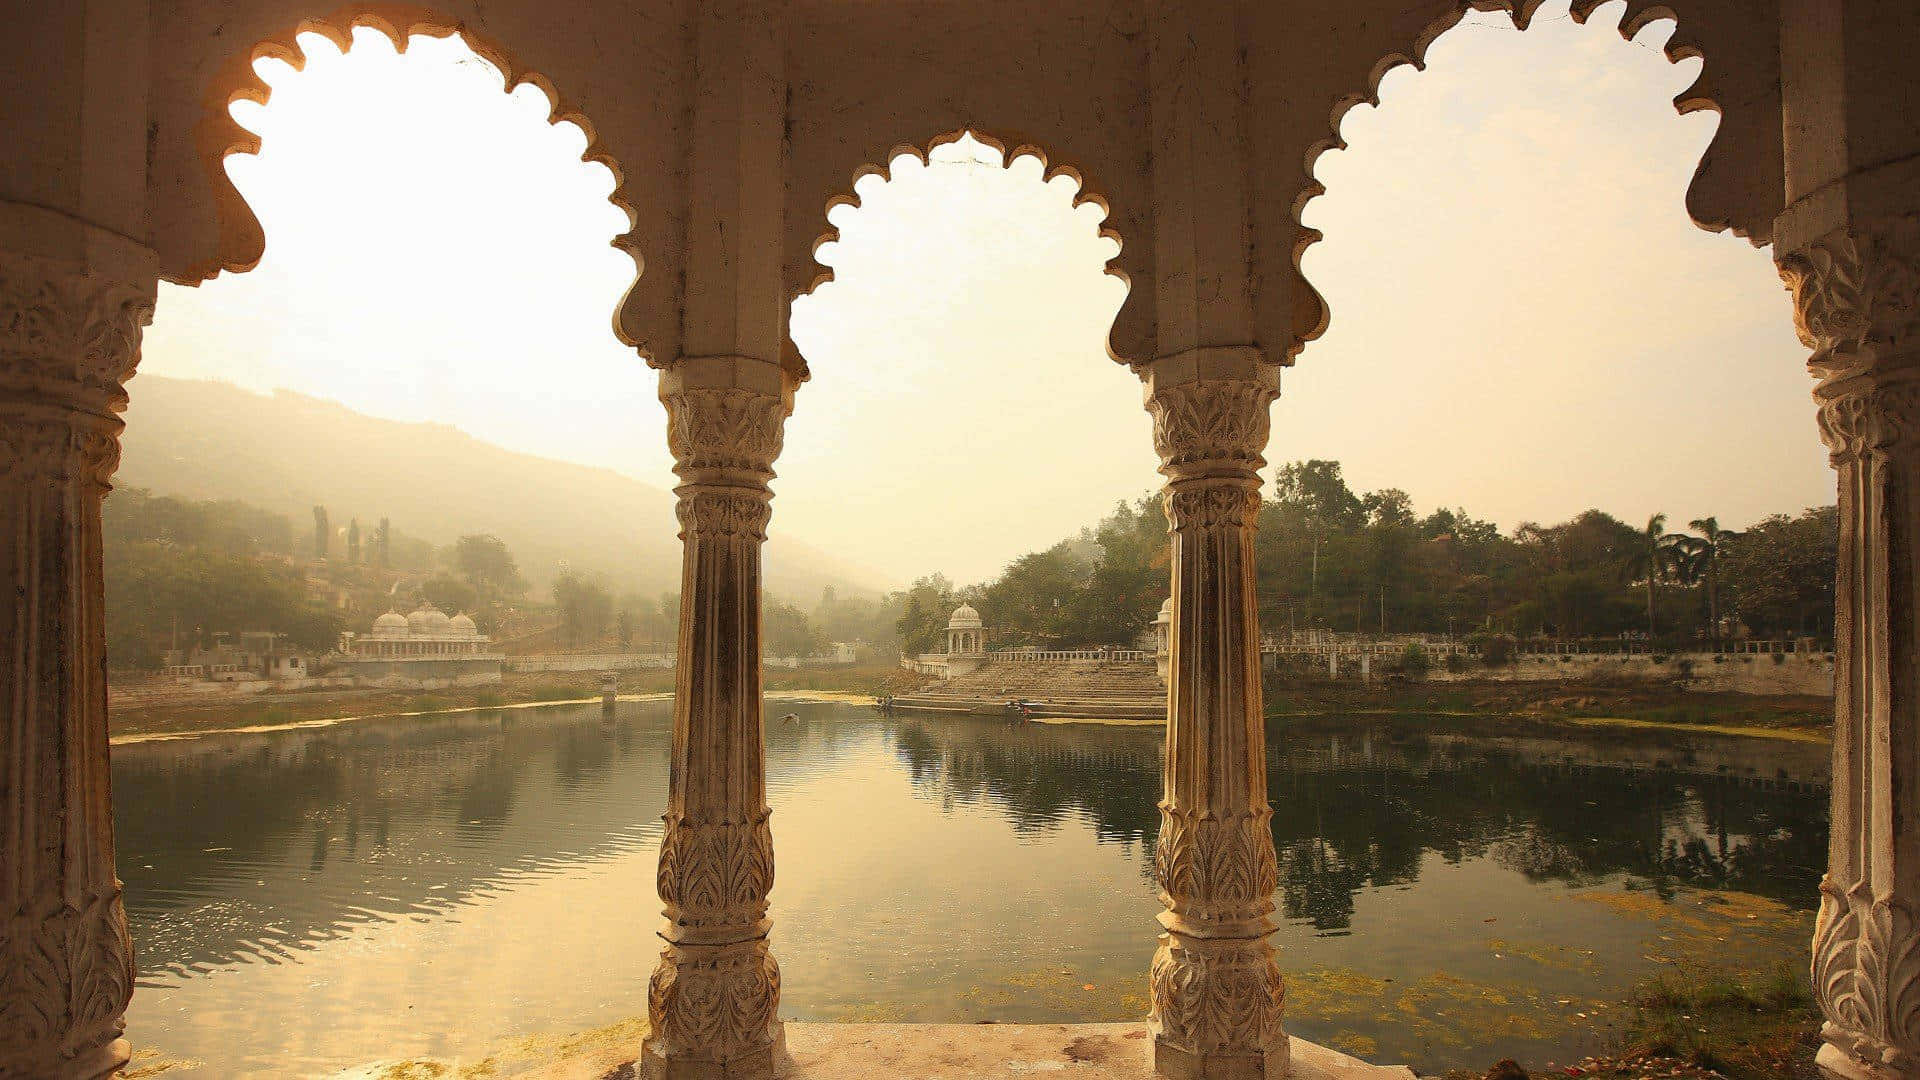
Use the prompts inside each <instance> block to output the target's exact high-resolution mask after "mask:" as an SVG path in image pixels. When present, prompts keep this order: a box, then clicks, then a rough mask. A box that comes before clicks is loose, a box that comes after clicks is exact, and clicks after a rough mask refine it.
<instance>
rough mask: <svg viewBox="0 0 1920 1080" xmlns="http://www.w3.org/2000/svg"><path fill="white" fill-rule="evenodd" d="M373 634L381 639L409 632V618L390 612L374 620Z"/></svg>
mask: <svg viewBox="0 0 1920 1080" xmlns="http://www.w3.org/2000/svg"><path fill="white" fill-rule="evenodd" d="M373 632H374V633H375V634H378V635H380V636H381V637H392V636H395V635H400V634H405V633H406V632H407V617H406V616H405V615H402V614H400V613H399V612H397V611H389V612H387V613H386V614H385V615H382V616H380V617H379V618H377V619H375V620H373Z"/></svg>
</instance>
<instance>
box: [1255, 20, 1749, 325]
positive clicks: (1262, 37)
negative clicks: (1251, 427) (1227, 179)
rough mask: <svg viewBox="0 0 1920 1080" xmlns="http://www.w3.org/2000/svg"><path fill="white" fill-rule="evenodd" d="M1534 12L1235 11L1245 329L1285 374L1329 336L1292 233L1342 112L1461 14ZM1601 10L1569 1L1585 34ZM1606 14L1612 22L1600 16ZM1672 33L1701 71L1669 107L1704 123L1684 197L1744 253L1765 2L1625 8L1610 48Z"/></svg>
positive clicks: (1303, 236) (1704, 222) (1301, 234)
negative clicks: (1248, 206) (1702, 149)
mask: <svg viewBox="0 0 1920 1080" xmlns="http://www.w3.org/2000/svg"><path fill="white" fill-rule="evenodd" d="M1541 3H1542V0H1425V2H1421V3H1414V4H1405V3H1401V2H1397V0H1359V2H1356V3H1352V4H1339V5H1313V6H1312V7H1311V9H1310V14H1307V13H1305V12H1307V11H1308V9H1307V8H1306V7H1305V5H1302V4H1298V3H1289V4H1263V3H1258V2H1254V0H1244V2H1243V3H1242V19H1243V20H1244V22H1243V25H1245V27H1246V28H1247V41H1248V54H1247V64H1248V73H1249V74H1248V81H1249V94H1250V106H1251V114H1252V116H1253V118H1254V119H1253V132H1252V140H1251V141H1252V151H1251V152H1252V155H1253V160H1252V162H1251V166H1252V169H1253V173H1254V175H1255V176H1256V177H1260V178H1263V181H1262V183H1261V184H1260V185H1259V188H1258V191H1259V194H1258V196H1257V197H1256V199H1255V200H1254V207H1253V217H1254V237H1255V243H1254V254H1253V259H1254V263H1255V265H1254V280H1255V306H1256V311H1255V320H1256V322H1257V323H1258V325H1259V327H1260V337H1261V340H1262V342H1263V343H1271V342H1280V341H1285V342H1288V343H1289V345H1288V348H1287V357H1288V359H1289V360H1291V358H1292V357H1293V356H1296V355H1298V353H1299V352H1300V351H1301V350H1302V349H1303V348H1304V347H1305V346H1306V344H1307V342H1309V341H1312V340H1314V339H1315V338H1318V337H1319V336H1320V335H1321V334H1322V333H1323V332H1324V331H1325V330H1326V327H1327V323H1328V317H1329V312H1328V310H1327V306H1326V302H1325V300H1324V299H1323V298H1322V297H1321V296H1320V294H1319V293H1318V292H1317V291H1316V290H1315V289H1314V287H1313V286H1312V284H1311V283H1309V282H1308V281H1307V280H1306V279H1305V277H1304V276H1302V274H1301V272H1300V259H1301V257H1302V256H1303V255H1304V254H1305V252H1306V250H1307V248H1308V247H1310V246H1311V245H1312V244H1313V243H1314V242H1315V241H1317V240H1319V239H1320V236H1319V234H1318V232H1316V231H1315V230H1313V229H1310V228H1308V227H1306V226H1304V225H1302V224H1301V223H1300V215H1301V213H1302V212H1303V211H1304V209H1305V207H1306V204H1307V203H1308V202H1309V201H1311V200H1312V199H1313V198H1314V197H1315V196H1317V195H1319V194H1321V192H1322V191H1323V189H1322V188H1321V186H1320V184H1319V183H1318V181H1316V180H1315V179H1314V178H1313V167H1314V162H1315V161H1316V160H1317V159H1318V158H1319V156H1320V155H1321V154H1322V153H1324V152H1326V151H1327V150H1332V149H1339V148H1341V147H1343V146H1344V145H1345V144H1344V143H1343V142H1342V141H1341V139H1340V134H1339V132H1340V122H1341V119H1342V118H1343V117H1344V116H1345V114H1346V112H1347V110H1348V109H1351V108H1352V107H1353V106H1355V105H1358V104H1360V103H1361V102H1367V103H1370V104H1378V103H1379V98H1378V90H1379V86H1380V80H1381V79H1382V78H1383V77H1384V76H1385V75H1386V73H1387V72H1388V71H1390V70H1392V69H1393V68H1395V67H1398V66H1400V65H1402V64H1412V65H1414V66H1415V67H1423V66H1424V65H1425V56H1426V52H1427V49H1428V47H1429V46H1430V45H1432V43H1433V42H1434V40H1435V39H1437V38H1438V37H1439V36H1440V35H1441V34H1443V33H1445V32H1446V31H1447V30H1449V29H1451V28H1452V27H1453V26H1455V25H1456V24H1457V23H1459V21H1460V20H1461V19H1462V18H1464V17H1465V15H1466V13H1467V11H1468V10H1470V9H1472V10H1482V11H1504V12H1507V13H1509V14H1510V15H1512V17H1513V20H1514V23H1515V25H1516V26H1518V27H1519V28H1521V29H1525V28H1526V26H1527V25H1528V23H1529V22H1530V21H1531V20H1532V18H1533V16H1534V14H1535V12H1537V11H1538V9H1539V8H1540V6H1541ZM1604 4H1605V0H1575V2H1574V3H1573V4H1572V14H1573V17H1574V18H1575V19H1576V20H1577V21H1580V22H1585V21H1586V20H1587V19H1588V18H1589V17H1591V16H1592V15H1593V14H1594V13H1595V12H1596V11H1597V10H1598V9H1600V8H1602V7H1603V5H1604ZM1610 10H1611V9H1610ZM1660 19H1674V20H1675V21H1676V23H1677V30H1676V32H1675V33H1674V35H1673V37H1672V38H1671V39H1670V40H1669V41H1668V42H1667V44H1666V47H1665V52H1666V55H1667V57H1668V58H1669V59H1670V60H1674V61H1679V60H1683V59H1688V58H1696V57H1697V58H1701V59H1702V60H1703V67H1702V70H1701V73H1700V75H1699V77H1698V78H1697V79H1696V80H1695V81H1694V83H1693V84H1692V85H1691V86H1689V87H1688V88H1687V89H1686V90H1685V91H1683V92H1682V93H1681V94H1680V95H1679V96H1678V97H1676V98H1675V99H1674V105H1675V107H1676V108H1677V109H1678V110H1679V111H1680V112H1681V113H1683V114H1684V113H1691V112H1696V111H1700V110H1702V109H1714V110H1717V111H1718V112H1719V113H1720V114H1721V121H1720V127H1719V129H1718V131H1717V132H1716V133H1715V135H1714V138H1713V141H1712V143H1711V145H1709V146H1708V148H1707V150H1706V153H1705V154H1704V155H1703V157H1702V159H1701V162H1700V165H1699V167H1698V168H1697V170H1696V172H1695V174H1694V179H1693V182H1692V184H1691V185H1690V186H1689V188H1688V192H1687V212H1688V214H1689V215H1690V216H1691V217H1692V218H1693V220H1694V221H1695V222H1696V223H1697V224H1699V225H1700V226H1701V227H1702V228H1704V229H1707V230H1709V231H1714V232H1720V231H1728V230H1731V231H1732V232H1733V233H1734V234H1735V235H1738V236H1742V237H1745V238H1747V239H1748V240H1750V241H1752V242H1753V243H1754V244H1756V245H1759V244H1765V243H1767V242H1769V241H1770V240H1771V238H1772V227H1773V220H1774V218H1775V217H1776V216H1777V215H1778V214H1779V213H1780V211H1781V209H1782V204H1783V201H1784V197H1785V194H1784V193H1785V186H1786V185H1785V165H1784V157H1783V149H1782V142H1781V134H1780V131H1781V127H1780V125H1781V98H1780V57H1779V49H1778V34H1779V17H1778V4H1777V0H1679V2H1676V3H1674V4H1671V5H1667V4H1657V3H1649V2H1646V0H1629V2H1628V4H1627V6H1626V10H1625V11H1624V13H1623V14H1622V15H1621V18H1620V33H1621V36H1622V37H1625V38H1629V39H1630V38H1632V37H1633V36H1634V35H1635V34H1637V33H1639V32H1640V31H1641V30H1642V29H1644V28H1645V27H1646V26H1647V24H1649V23H1651V22H1654V21H1656V20H1660Z"/></svg>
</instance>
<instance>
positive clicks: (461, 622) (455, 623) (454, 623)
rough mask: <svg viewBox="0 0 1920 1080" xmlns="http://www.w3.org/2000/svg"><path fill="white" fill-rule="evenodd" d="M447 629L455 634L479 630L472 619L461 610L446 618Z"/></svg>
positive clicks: (475, 632)
mask: <svg viewBox="0 0 1920 1080" xmlns="http://www.w3.org/2000/svg"><path fill="white" fill-rule="evenodd" d="M447 629H449V630H451V631H453V632H454V633H456V634H477V633H479V632H480V628H479V627H477V626H475V625H473V620H472V619H471V618H468V617H467V614H466V613H465V612H461V613H460V614H458V615H455V616H454V617H453V618H451V619H448V620H447Z"/></svg>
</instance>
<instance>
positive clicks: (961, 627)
mask: <svg viewBox="0 0 1920 1080" xmlns="http://www.w3.org/2000/svg"><path fill="white" fill-rule="evenodd" d="M986 651H987V628H986V627H985V626H984V625H982V624H981V622H980V613H979V612H978V611H975V610H974V609H973V605H971V604H961V605H960V606H959V607H957V608H954V609H953V616H952V617H951V618H949V619H948V620H947V655H948V656H978V655H980V654H981V653H984V652H986Z"/></svg>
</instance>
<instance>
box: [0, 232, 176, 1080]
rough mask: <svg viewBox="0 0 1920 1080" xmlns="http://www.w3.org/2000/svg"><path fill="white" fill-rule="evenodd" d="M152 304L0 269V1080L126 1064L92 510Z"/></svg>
mask: <svg viewBox="0 0 1920 1080" xmlns="http://www.w3.org/2000/svg"><path fill="white" fill-rule="evenodd" d="M153 296H154V280H153V279H152V278H148V279H146V280H145V281H144V282H139V283H129V282H126V281H120V280H112V279H111V278H109V277H107V276H105V275H102V274H97V273H87V272H83V271H80V270H76V269H73V268H72V267H70V266H67V265H64V264H58V263H54V262H51V261H48V260H44V259H38V258H31V257H27V256H24V255H19V254H12V253H5V252H0V559H4V561H5V572H6V575H7V576H6V592H5V596H4V598H3V599H0V709H4V710H5V711H6V725H5V727H4V728H3V729H0V905H4V906H3V907H0V917H4V920H5V921H4V923H0V1077H62V1078H92V1077H98V1076H104V1075H107V1074H108V1073H111V1072H112V1071H114V1070H115V1069H118V1068H119V1067H120V1066H122V1065H124V1064H126V1061H127V1055H128V1046H127V1041H126V1040H125V1039H123V1038H121V1034H122V1032H123V1031H124V1030H125V1026H126V1025H125V1023H124V1021H123V1020H122V1016H123V1014H124V1013H125V1012H126V1008H127V1000H128V998H130V997H131V996H132V993H133V943H132V941H131V940H130V939H129V938H128V936H127V917H126V913H125V911H124V910H123V909H122V907H121V903H120V881H119V879H118V878H117V877H116V876H115V875H114V866H113V802H112V798H111V797H110V795H109V793H108V790H107V785H108V769H107V658H106V628H105V611H104V595H103V594H104V580H103V576H102V569H101V563H100V501H101V499H102V497H104V496H105V495H106V493H107V486H108V485H107V481H108V478H109V477H111V476H112V475H113V471H114V468H115V466H117V465H118V464H119V458H120V440H119V435H120V429H121V426H122V425H121V422H120V419H119V417H118V416H117V415H116V414H118V413H119V412H120V411H121V410H123V409H124V408H125V407H126V403H127V397H126V393H125V391H124V390H123V389H122V385H121V384H122V383H123V382H125V380H126V379H127V378H128V377H129V376H131V375H132V374H133V369H134V365H135V363H136V362H137V361H138V359H139V348H140V334H141V329H142V327H144V326H146V324H147V323H148V322H150V321H151V320H152V318H153Z"/></svg>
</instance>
